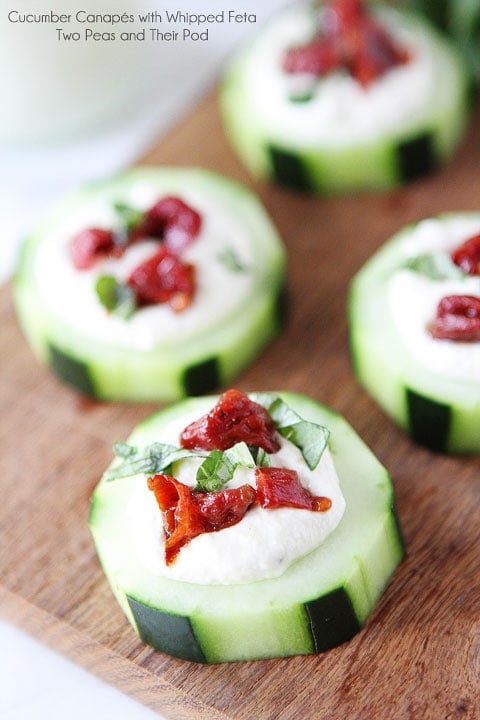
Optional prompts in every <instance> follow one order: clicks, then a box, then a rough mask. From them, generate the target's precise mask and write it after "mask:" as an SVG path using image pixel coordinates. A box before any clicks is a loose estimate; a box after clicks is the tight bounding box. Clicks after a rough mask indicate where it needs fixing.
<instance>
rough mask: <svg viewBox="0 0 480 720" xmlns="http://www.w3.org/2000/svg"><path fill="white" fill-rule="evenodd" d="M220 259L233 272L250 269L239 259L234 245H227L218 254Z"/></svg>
mask: <svg viewBox="0 0 480 720" xmlns="http://www.w3.org/2000/svg"><path fill="white" fill-rule="evenodd" d="M217 258H218V260H219V261H220V262H221V263H222V264H223V265H225V267H226V268H227V270H230V271H231V272H236V273H239V272H240V273H241V272H246V271H247V270H248V268H247V266H246V265H245V264H244V263H243V262H242V261H241V260H240V259H239V257H238V255H237V253H236V252H235V250H234V249H233V248H232V247H226V248H224V249H223V250H222V251H221V252H219V253H218V254H217Z"/></svg>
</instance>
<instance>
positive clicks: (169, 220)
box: [69, 196, 202, 270]
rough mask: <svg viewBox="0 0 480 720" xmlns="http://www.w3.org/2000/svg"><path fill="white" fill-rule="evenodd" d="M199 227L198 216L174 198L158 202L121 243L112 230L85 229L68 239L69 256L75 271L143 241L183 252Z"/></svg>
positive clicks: (172, 250) (172, 251)
mask: <svg viewBox="0 0 480 720" xmlns="http://www.w3.org/2000/svg"><path fill="white" fill-rule="evenodd" d="M201 226H202V218H201V215H200V214H199V213H198V212H197V211H196V210H194V209H193V208H191V207H190V206H189V205H187V204H186V203H185V202H183V200H181V199H180V198H177V197H170V196H168V197H164V198H162V199H161V200H158V202H156V203H155V204H154V205H153V206H152V207H151V208H150V209H149V210H147V211H146V212H145V214H144V216H143V219H142V220H141V221H140V222H139V223H138V224H136V225H135V227H134V228H133V229H131V230H129V231H126V235H125V238H123V240H122V243H121V244H118V243H117V242H116V236H115V232H114V230H113V229H112V230H105V229H102V228H87V229H85V230H81V231H80V232H78V233H77V234H76V235H74V237H73V238H72V239H71V240H70V246H69V247H70V256H71V258H72V261H73V264H74V266H75V267H76V268H77V270H86V269H88V268H90V267H92V265H93V264H94V263H95V261H96V260H98V259H99V258H101V257H105V256H111V257H117V256H120V255H122V254H123V253H124V252H125V250H126V249H127V247H128V246H129V245H131V244H132V243H134V242H138V241H139V240H142V239H145V238H153V239H158V240H161V242H162V244H163V245H164V246H165V247H166V248H167V250H168V251H169V252H170V253H172V254H178V253H180V252H181V251H182V250H184V249H185V248H186V247H187V246H188V245H189V244H190V243H191V242H192V241H193V240H194V239H195V238H196V237H197V235H198V234H199V232H200V229H201Z"/></svg>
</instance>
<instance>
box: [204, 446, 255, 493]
mask: <svg viewBox="0 0 480 720" xmlns="http://www.w3.org/2000/svg"><path fill="white" fill-rule="evenodd" d="M237 467H248V468H253V467H255V461H254V459H253V457H252V454H251V452H250V450H249V449H248V446H247V445H246V444H245V443H244V442H240V443H236V445H233V446H232V447H231V448H228V450H225V451H224V452H221V451H220V450H212V451H211V452H210V453H209V455H208V456H207V458H206V459H205V460H204V461H203V463H202V464H201V465H200V467H199V468H198V470H197V486H196V489H197V490H199V491H200V492H216V491H217V490H221V489H222V487H223V486H224V485H226V484H227V483H228V482H229V480H231V479H232V477H233V474H234V472H235V470H236V469H237Z"/></svg>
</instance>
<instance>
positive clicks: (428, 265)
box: [402, 252, 466, 280]
mask: <svg viewBox="0 0 480 720" xmlns="http://www.w3.org/2000/svg"><path fill="white" fill-rule="evenodd" d="M402 267H404V268H406V269H407V270H413V272H416V273H419V274H420V275H424V276H425V277H427V278H429V279H430V280H463V279H464V278H465V277H466V275H465V273H464V272H463V271H462V270H461V269H460V268H459V267H458V266H457V265H455V263H454V262H453V260H452V259H451V257H450V255H448V253H442V252H439V253H424V254H422V255H417V256H416V257H412V258H408V259H407V260H405V262H404V263H403V265H402Z"/></svg>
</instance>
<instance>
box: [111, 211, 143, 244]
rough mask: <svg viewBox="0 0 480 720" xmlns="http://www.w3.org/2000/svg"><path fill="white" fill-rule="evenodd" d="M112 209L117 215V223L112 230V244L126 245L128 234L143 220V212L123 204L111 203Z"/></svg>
mask: <svg viewBox="0 0 480 720" xmlns="http://www.w3.org/2000/svg"><path fill="white" fill-rule="evenodd" d="M113 209H114V210H115V213H116V215H117V223H116V226H115V230H114V234H113V237H114V242H115V244H116V245H126V244H127V242H128V240H129V236H130V233H131V232H132V230H134V229H135V228H136V227H137V226H138V225H140V223H141V222H142V220H143V217H144V215H145V213H144V212H143V210H137V209H136V208H133V207H131V206H130V205H127V204H126V203H123V202H115V203H113Z"/></svg>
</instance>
